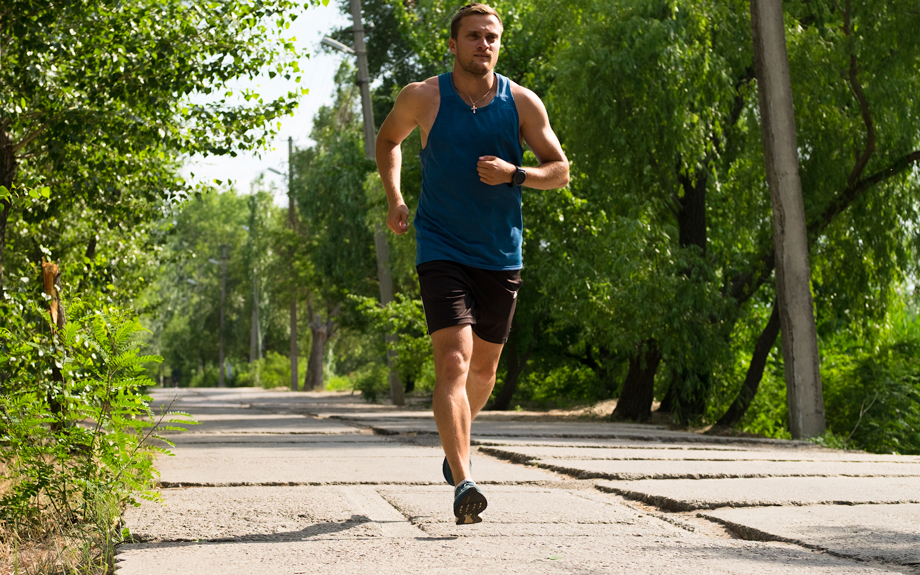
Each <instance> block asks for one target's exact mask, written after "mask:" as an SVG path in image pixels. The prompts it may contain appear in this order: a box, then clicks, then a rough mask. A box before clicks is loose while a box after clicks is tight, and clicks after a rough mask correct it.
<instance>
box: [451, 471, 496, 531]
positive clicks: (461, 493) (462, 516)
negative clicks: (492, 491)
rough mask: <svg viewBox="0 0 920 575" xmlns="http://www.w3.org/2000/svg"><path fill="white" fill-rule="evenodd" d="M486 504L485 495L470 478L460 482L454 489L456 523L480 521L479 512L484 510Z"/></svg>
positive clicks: (463, 523) (464, 523)
mask: <svg viewBox="0 0 920 575" xmlns="http://www.w3.org/2000/svg"><path fill="white" fill-rule="evenodd" d="M488 505H489V502H488V501H486V496H485V495H483V494H482V491H480V490H479V488H478V487H476V483H474V482H473V480H472V479H467V480H466V481H462V482H460V485H458V486H457V488H456V489H454V516H455V517H456V518H457V525H471V524H473V523H482V517H480V516H479V514H480V513H482V512H483V511H485V510H486V507H488Z"/></svg>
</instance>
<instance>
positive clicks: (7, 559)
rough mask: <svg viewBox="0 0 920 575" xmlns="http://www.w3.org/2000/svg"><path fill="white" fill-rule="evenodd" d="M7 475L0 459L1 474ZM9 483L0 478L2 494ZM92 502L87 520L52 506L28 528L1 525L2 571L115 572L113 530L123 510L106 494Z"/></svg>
mask: <svg viewBox="0 0 920 575" xmlns="http://www.w3.org/2000/svg"><path fill="white" fill-rule="evenodd" d="M7 475H8V474H7V467H6V465H5V464H3V463H2V462H0V478H3V477H7ZM10 486H11V481H9V480H6V481H2V482H0V497H2V496H3V495H4V494H5V493H7V492H8V491H9V489H10ZM92 505H93V506H94V507H93V512H92V514H91V521H90V522H89V523H85V524H73V523H71V522H68V521H66V520H65V519H64V518H63V517H60V516H59V515H57V514H56V513H55V512H54V511H53V510H50V509H49V510H47V511H46V512H45V513H43V514H42V516H41V518H40V520H39V524H38V525H36V526H33V527H32V528H30V529H28V530H27V529H24V528H23V529H21V530H18V531H17V530H16V529H14V528H12V527H10V526H7V525H0V575H111V574H113V573H114V572H115V570H114V561H113V559H114V552H115V545H116V543H117V542H116V541H115V538H114V537H113V533H114V532H116V531H117V529H116V528H117V523H118V521H119V517H120V511H121V510H120V509H119V506H118V504H117V503H115V502H113V501H111V500H110V499H107V498H106V497H105V496H102V497H99V498H97V499H96V500H94V501H93V502H92Z"/></svg>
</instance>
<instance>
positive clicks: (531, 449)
mask: <svg viewBox="0 0 920 575" xmlns="http://www.w3.org/2000/svg"><path fill="white" fill-rule="evenodd" d="M151 395H153V397H154V400H155V403H156V404H157V405H158V406H167V405H171V407H170V408H171V409H173V410H179V411H187V412H189V413H191V414H192V415H193V416H194V417H195V418H196V419H197V420H198V421H199V422H200V424H199V425H195V426H191V427H190V428H189V431H187V432H184V433H179V432H172V431H168V432H165V433H164V435H166V436H168V437H169V438H170V440H171V441H173V442H174V443H175V447H174V448H172V449H171V451H172V452H173V453H174V454H175V455H174V456H173V457H160V458H159V460H158V461H157V468H158V469H159V471H160V473H161V478H160V483H161V487H162V495H163V501H162V502H146V501H145V502H143V503H142V505H141V506H140V507H137V508H131V509H129V510H128V511H127V513H126V516H125V522H126V525H127V527H128V528H129V529H130V532H131V534H132V537H133V541H134V542H132V543H129V544H123V545H120V546H119V548H118V555H117V556H116V569H117V572H118V574H119V575H141V574H143V575H157V574H167V573H168V574H171V575H173V574H185V573H188V574H192V573H195V574H209V573H215V574H218V573H219V574H221V575H226V574H235V573H240V574H243V573H246V574H256V573H269V574H292V575H294V574H300V573H303V574H306V573H311V574H312V573H331V574H339V573H342V574H344V573H384V574H386V573H398V574H400V575H404V574H406V573H426V574H427V573H454V572H457V571H463V572H466V573H488V574H491V573H502V575H505V574H514V573H527V574H531V573H577V574H589V573H598V574H600V573H613V572H619V571H629V572H630V573H638V574H643V573H662V572H668V573H675V574H683V573H686V574H688V575H698V574H699V573H701V572H712V573H739V574H740V573H753V572H757V573H768V574H769V573H807V574H812V573H815V574H817V573H834V574H839V573H846V574H848V573H905V574H920V457H909V456H894V455H874V454H868V453H862V452H844V451H835V450H829V449H824V448H820V447H817V446H814V445H812V444H810V443H804V442H793V441H779V440H756V439H743V438H724V437H707V436H701V435H698V434H691V433H685V432H680V431H673V430H669V429H667V428H665V427H662V426H653V425H636V424H617V423H609V422H605V421H584V420H574V421H573V420H562V419H559V420H553V419H552V418H547V417H545V416H541V415H540V414H519V413H496V412H483V413H482V414H481V416H480V417H479V418H477V420H476V421H475V422H474V424H473V442H474V449H473V454H472V458H473V472H474V477H475V479H476V481H477V483H479V484H480V485H481V486H482V488H483V491H484V492H485V494H486V496H487V497H488V498H489V508H488V509H487V510H486V511H485V512H484V513H483V523H480V524H477V525H466V526H458V525H455V524H454V517H453V512H452V507H451V505H452V501H453V489H452V488H451V487H450V486H448V485H446V484H445V483H444V480H443V478H442V477H441V460H442V458H443V453H442V452H441V449H440V444H439V441H438V438H437V435H436V433H435V428H434V420H433V418H432V416H431V412H430V410H427V409H423V408H417V409H412V408H396V407H393V406H383V405H371V404H367V403H365V402H364V401H363V400H361V399H360V398H359V397H357V396H355V395H350V394H348V393H291V392H286V391H269V390H261V389H238V388H233V389H159V388H158V389H154V390H153V391H152V392H151Z"/></svg>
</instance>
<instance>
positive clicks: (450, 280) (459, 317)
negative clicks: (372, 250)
mask: <svg viewBox="0 0 920 575" xmlns="http://www.w3.org/2000/svg"><path fill="white" fill-rule="evenodd" d="M417 270H418V283H419V287H420V288H421V291H422V303H423V304H424V305H425V319H426V321H427V322H428V333H429V334H431V333H434V332H436V331H438V330H439V329H444V328H445V327H451V326H455V325H471V326H472V327H473V333H475V334H476V335H477V336H479V337H480V338H481V339H483V340H485V341H488V342H490V343H505V342H506V341H508V334H509V333H510V332H511V320H512V318H514V307H515V304H516V303H517V293H518V290H519V289H521V270H508V271H495V270H483V269H479V268H473V267H470V266H465V265H463V264H458V263H456V262H451V261H446V260H437V261H433V262H425V263H423V264H419V266H418V267H417Z"/></svg>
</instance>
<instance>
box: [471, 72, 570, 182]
mask: <svg viewBox="0 0 920 575" xmlns="http://www.w3.org/2000/svg"><path fill="white" fill-rule="evenodd" d="M514 101H515V104H516V105H517V109H518V116H519V117H520V119H521V136H522V137H523V138H524V141H525V142H527V145H528V146H529V147H530V150H531V151H532V152H533V153H534V155H535V156H536V157H537V161H538V162H539V163H540V165H539V166H537V167H535V168H530V167H528V168H525V170H526V172H527V178H526V179H525V180H524V186H525V187H528V188H533V189H536V190H554V189H557V188H562V187H564V186H565V185H566V184H568V183H569V161H568V160H567V159H566V157H565V152H563V151H562V146H561V145H560V144H559V138H557V137H556V134H555V133H554V132H553V129H552V128H551V127H550V124H549V116H548V115H547V113H546V107H544V106H543V102H541V101H540V98H538V97H537V95H536V94H534V93H533V92H531V91H530V90H527V89H525V88H521V87H519V86H515V89H514ZM478 167H479V179H481V180H482V181H483V182H485V183H487V184H490V185H493V186H494V185H498V184H507V183H508V182H510V181H511V176H512V175H513V174H514V165H512V164H510V163H509V162H506V161H505V160H502V159H501V158H496V157H495V156H483V157H481V158H479V165H478Z"/></svg>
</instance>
